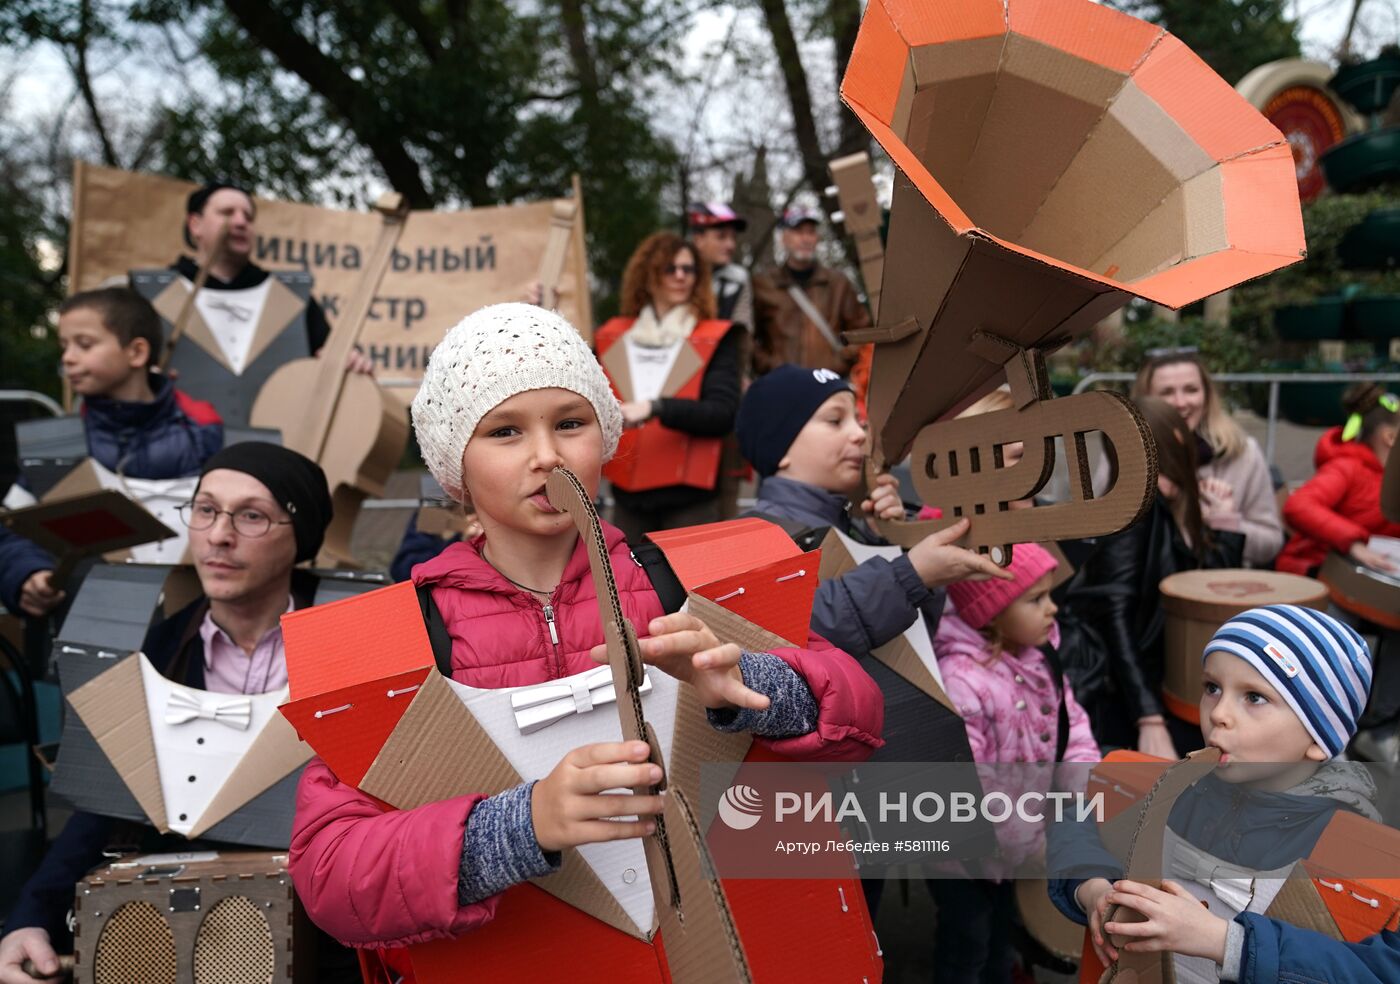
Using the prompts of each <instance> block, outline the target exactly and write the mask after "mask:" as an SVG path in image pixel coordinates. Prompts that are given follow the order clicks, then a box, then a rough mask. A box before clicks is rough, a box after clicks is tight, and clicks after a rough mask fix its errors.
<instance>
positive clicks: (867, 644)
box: [753, 476, 945, 659]
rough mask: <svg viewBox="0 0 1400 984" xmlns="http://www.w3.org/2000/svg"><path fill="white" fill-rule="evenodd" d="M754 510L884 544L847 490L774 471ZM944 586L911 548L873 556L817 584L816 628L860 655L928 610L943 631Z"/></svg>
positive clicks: (928, 619)
mask: <svg viewBox="0 0 1400 984" xmlns="http://www.w3.org/2000/svg"><path fill="white" fill-rule="evenodd" d="M753 512H754V514H757V515H759V516H771V517H774V518H776V519H782V520H787V521H789V522H796V523H801V524H803V525H805V526H808V527H811V528H813V529H819V528H827V527H833V526H834V527H836V528H837V529H838V530H840V531H841V532H842V533H844V534H846V535H847V536H849V537H851V538H852V539H853V540H856V541H858V542H861V543H867V544H872V545H876V546H879V545H883V544H884V542H885V541H883V540H881V539H880V538H879V537H877V536H875V535H874V534H873V533H871V532H870V530H869V529H868V528H867V527H866V525H865V524H864V523H863V522H861V521H860V520H858V519H854V518H852V516H851V514H850V510H849V507H848V503H847V501H846V499H845V498H844V497H843V496H839V495H834V494H832V493H831V492H828V491H826V490H825V489H820V488H817V487H816V486H815V485H808V484H807V483H805V482H796V481H793V480H792V479H789V478H781V477H778V476H773V477H770V478H766V479H764V480H763V484H762V485H760V486H759V488H758V499H757V501H756V502H755V503H754V508H753ZM944 595H945V593H944V591H943V589H941V588H940V589H938V590H936V591H930V590H929V589H928V588H926V587H925V586H924V582H923V581H922V580H920V578H919V575H918V574H917V573H916V572H915V571H914V565H913V564H911V563H910V562H909V555H908V554H901V555H900V556H899V557H898V558H897V559H895V560H892V561H890V560H885V559H884V558H883V557H872V558H870V559H869V560H867V561H866V562H865V563H863V564H861V565H860V566H858V567H856V568H855V569H854V570H851V571H847V572H846V573H845V574H843V575H841V576H840V577H838V578H834V579H832V580H830V581H823V582H822V583H821V585H820V586H819V587H818V588H817V595H816V599H815V601H814V602H813V604H812V629H813V630H814V631H816V633H817V634H818V635H820V636H822V637H823V638H824V639H826V640H827V641H829V642H831V643H832V644H833V645H835V646H839V647H840V648H841V649H844V650H845V651H846V652H848V653H850V654H851V655H852V656H855V657H856V658H857V659H861V658H864V657H866V656H869V655H870V652H871V650H873V649H877V648H879V647H880V646H883V645H884V644H885V643H887V642H889V641H890V640H891V639H894V638H896V637H897V636H899V635H900V634H901V633H902V632H904V630H905V629H907V628H909V626H911V625H913V624H914V619H916V618H918V617H919V616H920V615H923V617H924V622H925V623H926V624H927V625H928V631H929V636H930V637H932V636H933V635H934V633H936V632H937V631H938V620H939V618H940V617H941V616H942V614H943V599H944Z"/></svg>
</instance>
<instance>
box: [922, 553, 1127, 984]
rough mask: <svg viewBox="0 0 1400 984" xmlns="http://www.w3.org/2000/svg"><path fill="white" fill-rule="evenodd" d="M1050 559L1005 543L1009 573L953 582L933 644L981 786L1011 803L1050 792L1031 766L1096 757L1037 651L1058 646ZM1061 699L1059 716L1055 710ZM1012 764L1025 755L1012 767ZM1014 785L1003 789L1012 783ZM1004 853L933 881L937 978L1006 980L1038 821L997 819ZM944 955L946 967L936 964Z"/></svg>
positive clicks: (1040, 826)
mask: <svg viewBox="0 0 1400 984" xmlns="http://www.w3.org/2000/svg"><path fill="white" fill-rule="evenodd" d="M1056 564H1057V562H1056V560H1055V558H1054V557H1052V556H1051V555H1050V554H1049V553H1048V552H1047V551H1046V550H1045V549H1044V548H1042V547H1040V546H1038V545H1036V544H1034V543H1019V544H1016V546H1015V547H1014V549H1013V550H1012V560H1011V565H1010V567H1009V570H1010V571H1011V574H1012V575H1013V579H1012V580H1010V581H958V582H956V583H954V584H950V585H949V586H948V599H949V601H950V602H951V603H952V604H951V606H950V607H956V609H957V610H956V611H955V612H951V611H950V612H945V613H944V615H943V618H942V620H941V621H940V622H939V624H938V633H937V635H936V636H935V639H934V649H935V651H936V652H937V654H938V666H939V669H940V670H941V671H942V676H943V681H944V684H945V685H946V687H947V690H948V696H949V698H950V699H951V700H952V701H953V704H954V705H955V706H956V707H957V709H958V711H959V712H960V713H961V714H962V716H963V721H964V723H965V724H966V726H967V737H968V743H969V744H970V745H971V746H972V755H973V758H974V759H976V760H977V763H978V764H979V765H991V764H993V763H996V764H997V766H996V768H986V769H978V773H979V775H980V776H981V779H982V785H983V789H984V791H985V792H989V793H990V792H992V791H993V790H999V791H1001V792H1005V793H1007V794H1009V795H1010V796H1011V797H1012V799H1013V801H1014V800H1015V799H1016V798H1017V797H1018V796H1019V795H1020V794H1021V793H1024V792H1026V791H1028V790H1031V789H1035V790H1038V791H1040V792H1046V791H1048V790H1049V789H1050V788H1051V785H1052V781H1053V778H1054V776H1053V767H1052V766H1051V765H1049V764H1045V765H1036V764H1035V763H1051V762H1056V761H1064V762H1097V761H1099V758H1100V756H1099V746H1098V744H1097V743H1096V742H1095V741H1094V735H1093V732H1091V731H1090V730H1089V718H1088V716H1087V715H1086V714H1085V713H1084V709H1083V708H1081V707H1080V706H1079V703H1078V701H1076V700H1075V699H1074V694H1073V693H1072V692H1071V691H1070V688H1069V682H1068V681H1061V680H1060V679H1059V674H1058V672H1056V671H1055V670H1054V669H1053V668H1052V667H1051V665H1050V662H1049V661H1048V660H1047V659H1046V657H1045V654H1044V653H1043V652H1041V650H1040V647H1041V646H1044V645H1046V644H1047V643H1049V644H1051V645H1057V644H1058V643H1059V627H1058V626H1057V625H1056V624H1055V612H1056V607H1055V603H1054V602H1053V601H1052V600H1051V599H1050V587H1051V575H1052V574H1053V573H1054V570H1055V567H1056ZM1061 701H1063V704H1064V712H1065V713H1064V714H1062V713H1061ZM1009 763H1023V764H1022V765H1021V766H1020V767H1019V768H1013V767H1012V766H1011V765H1010V764H1009ZM1013 786H1014V787H1016V788H1010V787H1013ZM994 828H995V830H996V836H997V846H998V847H999V848H1000V850H1001V856H1000V858H997V859H995V860H992V861H988V862H984V863H983V864H982V865H981V872H982V873H983V874H984V875H986V876H988V877H987V878H986V879H984V880H979V881H956V880H950V879H935V880H933V881H931V882H930V883H929V884H930V886H931V887H932V888H933V892H934V896H935V898H936V900H937V901H938V913H939V915H938V930H937V935H938V938H937V940H936V942H935V945H934V949H935V951H936V952H937V953H938V954H939V961H938V962H939V964H940V968H939V972H938V973H936V975H935V980H937V981H940V982H945V981H946V982H952V981H969V982H971V981H981V982H991V981H1008V980H1010V977H1011V963H1012V960H1013V952H1014V951H1013V950H1012V947H1011V946H1010V945H1009V941H1008V940H1007V930H1008V928H1009V927H1010V925H1011V923H1012V922H1013V920H1014V916H1015V907H1016V900H1015V892H1014V882H1012V881H1010V880H1008V879H1009V878H1010V877H1011V876H1012V875H1013V874H1014V873H1015V871H1016V869H1018V868H1020V867H1021V866H1022V865H1024V864H1025V863H1026V862H1028V861H1029V862H1034V861H1036V860H1037V859H1038V858H1040V857H1042V856H1043V855H1044V852H1045V825H1044V823H1043V822H1041V823H1033V822H1030V821H1028V820H1024V819H1018V818H1016V817H1014V816H1013V817H1012V818H1011V819H1010V820H1008V821H1006V822H1004V823H998V824H995V825H994ZM945 963H947V964H950V965H949V966H942V965H944V964H945Z"/></svg>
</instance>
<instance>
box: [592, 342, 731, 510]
mask: <svg viewBox="0 0 1400 984" xmlns="http://www.w3.org/2000/svg"><path fill="white" fill-rule="evenodd" d="M636 321H637V319H636V318H612V319H611V320H609V321H608V322H607V323H605V324H604V325H603V326H602V327H601V328H599V329H598V332H597V334H596V335H595V336H594V344H595V346H596V348H597V350H598V358H599V360H602V359H603V357H604V356H605V355H607V352H608V350H609V349H610V348H612V346H613V344H614V343H615V342H617V341H619V340H620V339H622V338H623V337H624V336H625V335H626V334H627V332H628V331H630V330H631V328H632V326H633V325H634V324H636ZM733 326H734V323H733V322H732V321H702V322H700V323H699V324H697V325H696V326H695V328H694V330H693V331H691V333H690V337H689V338H688V339H687V340H686V343H685V344H688V345H689V346H690V347H691V349H692V350H694V352H695V354H696V355H697V356H699V358H700V368H698V369H697V370H695V372H694V373H693V374H692V375H691V376H690V378H689V379H686V380H685V381H683V382H682V383H681V385H680V386H679V387H677V388H676V389H675V392H672V393H663V394H662V396H674V397H677V398H679V399H683V400H698V399H699V398H700V383H701V380H703V379H704V377H705V370H706V369H707V368H709V365H710V360H711V359H713V358H714V355H715V350H716V349H718V348H719V343H720V342H721V341H722V340H723V339H724V336H725V335H727V334H729V330H730V329H731V328H732V327H733ZM603 371H604V373H607V371H608V367H607V363H606V362H603ZM608 382H609V383H611V384H612V387H613V392H614V393H615V394H617V396H618V398H619V399H623V398H624V397H623V394H622V393H621V391H620V390H619V389H618V387H617V382H616V381H615V380H614V379H613V378H612V375H611V374H610V373H608ZM723 452H724V438H722V437H697V436H695V435H694V434H686V433H684V432H683V431H678V430H672V429H671V428H669V427H666V426H664V425H663V424H662V423H661V421H659V420H656V419H652V420H648V421H647V422H646V423H645V424H643V425H642V426H641V427H636V428H633V429H631V430H626V431H623V432H622V440H621V441H620V442H618V445H617V453H616V454H615V455H613V457H612V460H611V461H609V462H608V463H607V464H606V465H604V466H603V475H604V476H606V477H607V479H608V481H610V482H612V483H613V484H614V485H616V486H617V487H618V488H620V489H623V490H624V491H627V492H645V491H647V490H648V489H662V488H667V487H669V486H672V485H690V486H693V487H695V488H697V489H712V488H714V487H715V482H716V480H717V479H718V478H719V462H720V456H721V455H722V454H723Z"/></svg>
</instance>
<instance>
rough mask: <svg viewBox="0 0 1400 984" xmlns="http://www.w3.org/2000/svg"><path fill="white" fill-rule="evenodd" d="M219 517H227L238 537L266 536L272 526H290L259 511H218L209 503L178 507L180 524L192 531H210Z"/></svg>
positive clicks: (287, 521) (287, 520)
mask: <svg viewBox="0 0 1400 984" xmlns="http://www.w3.org/2000/svg"><path fill="white" fill-rule="evenodd" d="M220 516H227V517H228V518H229V519H230V520H232V521H233V529H234V532H235V533H237V534H238V535H239V536H246V537H250V538H251V537H259V536H267V534H268V531H269V530H271V529H272V528H273V527H274V526H290V525H292V521H291V520H290V519H273V518H272V517H271V516H269V515H268V514H267V513H265V512H263V511H262V510H261V509H239V510H238V511H237V512H234V511H232V510H229V509H218V508H216V507H215V506H214V505H213V503H209V502H187V503H185V504H184V505H183V506H181V507H180V522H182V523H184V524H185V525H186V526H188V527H189V528H190V529H192V530H207V529H210V528H211V527H213V525H214V524H215V523H217V522H218V521H219V517H220Z"/></svg>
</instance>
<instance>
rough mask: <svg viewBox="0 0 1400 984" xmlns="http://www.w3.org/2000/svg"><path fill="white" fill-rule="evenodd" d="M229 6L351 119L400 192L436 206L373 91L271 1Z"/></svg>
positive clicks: (242, 0) (231, 1) (237, 1)
mask: <svg viewBox="0 0 1400 984" xmlns="http://www.w3.org/2000/svg"><path fill="white" fill-rule="evenodd" d="M225 6H226V7H227V8H228V11H229V13H231V14H232V15H233V16H234V19H236V20H237V21H238V23H239V24H240V25H241V26H242V27H243V29H244V30H245V31H247V32H248V33H249V34H250V35H251V36H252V37H253V39H254V40H256V41H257V42H258V43H259V44H261V45H262V46H263V47H264V48H266V49H267V50H268V51H270V52H271V53H272V55H273V57H275V58H276V59H277V60H278V61H279V62H280V63H281V64H282V66H283V67H284V68H286V69H287V70H289V71H291V72H293V73H295V74H296V75H297V76H298V77H300V78H301V80H302V81H303V82H305V83H306V84H307V85H309V86H310V87H311V88H312V90H313V91H315V92H317V93H319V94H320V95H321V96H322V98H324V99H325V100H326V102H327V103H328V104H329V105H330V106H331V107H332V108H334V109H335V111H336V112H337V113H339V114H340V115H341V116H342V117H343V118H344V119H345V121H346V122H347V123H348V124H349V125H350V128H351V129H352V130H354V132H355V135H356V136H357V137H359V139H360V140H361V141H362V142H363V143H364V145H365V146H366V147H367V148H368V149H369V151H370V153H372V154H373V155H374V158H375V160H377V161H378V162H379V166H380V167H382V168H383V169H384V175H385V177H387V178H388V179H389V183H390V184H391V185H392V186H393V187H394V189H395V190H396V191H399V192H401V193H402V194H403V195H404V196H405V197H406V198H407V199H408V200H409V202H410V203H411V204H413V205H416V206H418V207H419V208H423V207H429V206H432V205H434V204H436V202H437V200H436V196H435V195H434V194H433V193H432V192H431V191H430V190H429V189H428V186H427V185H426V184H425V183H424V181H423V174H422V171H421V169H420V168H419V166H418V163H417V162H416V161H415V160H414V159H413V158H412V157H411V156H410V155H409V153H408V150H407V149H406V148H405V147H404V145H403V143H402V142H401V141H400V140H399V139H398V134H397V132H396V131H395V128H394V126H393V125H392V124H391V123H390V121H389V120H388V119H387V118H386V117H385V115H384V114H383V113H382V112H380V107H379V103H378V99H377V98H376V96H375V94H374V93H373V92H371V91H370V90H369V89H368V88H367V87H365V86H363V85H361V84H360V83H358V82H356V81H355V80H354V79H352V78H351V77H350V76H349V75H347V74H346V73H345V72H343V71H342V70H341V68H340V66H339V65H338V64H336V62H335V61H334V60H332V59H331V58H329V57H327V56H326V55H325V54H324V53H322V51H321V50H320V49H319V48H317V47H316V46H315V45H313V44H312V43H311V42H310V41H308V40H307V39H306V38H305V37H303V36H302V35H301V33H300V32H299V31H298V30H297V29H296V27H295V26H294V25H293V24H292V23H291V22H290V21H288V20H287V19H286V18H285V17H283V16H282V15H280V14H279V13H277V12H276V11H275V10H273V9H272V5H271V4H269V3H264V2H262V0H225Z"/></svg>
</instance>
